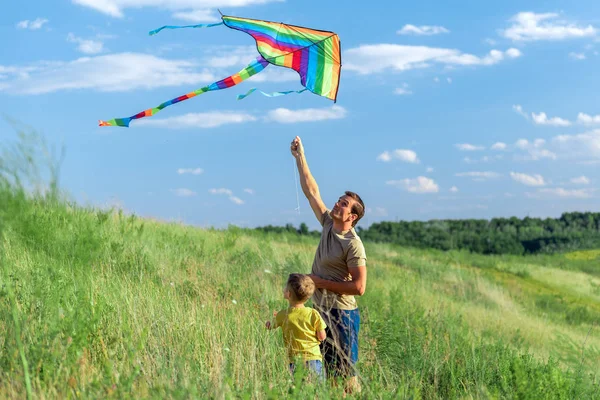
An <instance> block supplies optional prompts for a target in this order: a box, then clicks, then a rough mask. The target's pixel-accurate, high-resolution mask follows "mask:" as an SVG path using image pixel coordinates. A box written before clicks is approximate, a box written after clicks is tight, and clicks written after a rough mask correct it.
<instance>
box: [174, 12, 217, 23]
mask: <svg viewBox="0 0 600 400" xmlns="http://www.w3.org/2000/svg"><path fill="white" fill-rule="evenodd" d="M172 16H173V18H176V19H181V20H184V21H190V22H217V21H219V17H217V16H216V15H215V13H214V12H213V11H211V10H208V9H204V10H191V11H180V12H176V13H174V14H173V15H172Z"/></svg>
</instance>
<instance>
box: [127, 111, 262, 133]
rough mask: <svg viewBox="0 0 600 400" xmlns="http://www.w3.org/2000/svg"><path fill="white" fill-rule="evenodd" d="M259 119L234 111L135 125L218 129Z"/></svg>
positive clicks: (137, 122)
mask: <svg viewBox="0 0 600 400" xmlns="http://www.w3.org/2000/svg"><path fill="white" fill-rule="evenodd" d="M256 120H257V118H256V117H254V116H252V115H250V114H246V113H236V112H234V111H213V112H206V113H188V114H184V115H179V116H176V117H169V118H162V119H141V120H139V121H136V123H135V125H139V126H152V127H158V128H165V129H193V128H204V129H206V128H216V127H219V126H222V125H229V124H243V123H246V122H253V121H256Z"/></svg>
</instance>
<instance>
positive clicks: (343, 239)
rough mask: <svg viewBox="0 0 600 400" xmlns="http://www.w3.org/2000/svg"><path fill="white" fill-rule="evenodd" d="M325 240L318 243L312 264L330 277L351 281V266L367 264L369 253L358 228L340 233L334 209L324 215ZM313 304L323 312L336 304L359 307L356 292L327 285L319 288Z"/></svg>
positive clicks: (313, 271)
mask: <svg viewBox="0 0 600 400" xmlns="http://www.w3.org/2000/svg"><path fill="white" fill-rule="evenodd" d="M320 222H321V225H322V226H323V231H322V232H321V241H320V242H319V246H318V247H317V251H316V254H315V259H314V261H313V265H312V273H313V274H315V275H317V276H319V277H321V278H323V279H327V280H330V281H336V282H344V281H351V280H352V275H350V271H349V270H348V268H351V267H360V266H366V265H367V255H366V253H365V247H364V246H363V243H362V241H361V240H360V238H359V237H358V235H357V234H356V231H355V230H354V228H351V229H350V230H348V231H342V232H340V233H337V232H335V231H334V230H333V219H331V215H330V210H326V211H325V212H324V213H323V215H322V216H321V221H320ZM312 301H313V306H314V307H315V308H317V309H318V310H320V311H321V312H326V311H328V310H330V309H332V308H337V309H340V310H354V309H355V308H357V304H356V299H355V298H354V296H350V295H343V294H342V295H341V294H337V293H333V292H329V291H327V290H325V289H317V290H315V293H314V294H313V297H312Z"/></svg>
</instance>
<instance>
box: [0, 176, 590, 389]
mask: <svg viewBox="0 0 600 400" xmlns="http://www.w3.org/2000/svg"><path fill="white" fill-rule="evenodd" d="M1 166H2V165H0V167H1ZM52 188H53V186H52V185H51V186H50V189H49V190H45V191H44V192H43V193H44V194H37V195H31V194H27V193H31V190H27V191H25V190H24V189H22V188H21V187H20V186H19V184H18V183H15V182H14V180H11V179H8V178H7V177H6V176H4V175H2V174H0V234H1V247H0V271H1V273H0V279H1V282H0V398H19V399H21V398H27V397H31V398H41V399H46V398H217V399H221V398H223V399H228V398H248V399H254V398H256V399H265V398H282V397H287V398H299V399H300V398H302V399H303V398H312V397H315V396H316V397H318V398H319V399H325V398H340V396H341V394H342V388H341V387H331V386H330V385H324V386H315V385H311V384H303V383H302V382H300V381H298V380H297V381H296V382H292V380H291V379H290V377H289V375H288V374H287V370H286V360H285V353H284V351H282V345H283V341H282V338H281V333H280V332H279V331H267V330H266V329H265V328H264V322H265V320H267V319H268V318H269V317H270V316H271V314H272V311H273V310H276V309H280V308H282V307H284V306H285V305H286V302H285V300H284V299H283V298H282V293H281V292H282V287H283V284H284V282H285V280H286V278H287V275H288V274H289V273H291V272H309V270H310V266H311V263H312V260H313V256H314V251H315V248H316V245H317V240H316V239H314V238H308V237H302V236H295V235H278V236H277V235H268V234H263V233H259V232H255V231H250V230H241V229H239V228H235V227H232V228H230V229H227V230H221V231H219V230H204V229H198V228H194V227H189V226H183V225H180V224H169V223H160V222H157V221H153V220H142V219H139V218H137V217H135V216H129V215H124V214H123V213H122V212H119V211H110V210H97V209H86V208H81V207H78V206H76V205H74V204H72V203H71V202H69V201H67V200H65V199H63V198H61V196H59V195H58V194H57V191H56V190H53V189H52ZM366 250H367V255H368V264H367V265H368V271H369V275H368V283H367V290H366V293H365V295H364V296H362V297H360V298H359V306H360V309H361V316H362V321H363V323H362V326H361V332H360V361H359V364H358V368H359V372H360V380H361V382H362V392H361V393H360V394H355V395H353V396H354V397H357V398H369V399H371V398H382V399H388V398H413V399H419V398H426V399H432V398H433V399H437V398H439V399H447V398H460V399H471V398H476V399H480V398H481V399H487V398H510V399H516V398H518V399H525V398H536V399H537V398H548V399H550V398H552V399H554V398H560V399H580V398H600V391H599V388H598V372H599V371H598V370H599V366H600V335H599V328H598V321H599V320H600V258H599V257H600V253H599V252H598V251H589V252H577V253H571V254H557V255H552V256H550V255H543V256H530V257H516V256H493V257H492V256H482V255H473V254H468V253H461V252H441V251H425V250H417V249H409V248H401V247H398V246H393V245H382V244H374V243H366ZM353 396H350V397H353Z"/></svg>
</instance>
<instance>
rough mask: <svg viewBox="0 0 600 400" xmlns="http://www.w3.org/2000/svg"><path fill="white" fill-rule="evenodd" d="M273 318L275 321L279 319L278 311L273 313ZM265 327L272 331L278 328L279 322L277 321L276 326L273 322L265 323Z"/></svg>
mask: <svg viewBox="0 0 600 400" xmlns="http://www.w3.org/2000/svg"><path fill="white" fill-rule="evenodd" d="M273 318H275V319H276V318H277V311H273ZM265 327H266V328H267V329H269V330H271V329H277V328H278V326H277V320H276V321H275V323H274V324H272V323H271V321H267V322H266V323H265Z"/></svg>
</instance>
